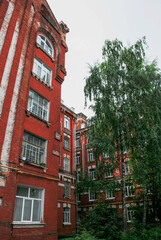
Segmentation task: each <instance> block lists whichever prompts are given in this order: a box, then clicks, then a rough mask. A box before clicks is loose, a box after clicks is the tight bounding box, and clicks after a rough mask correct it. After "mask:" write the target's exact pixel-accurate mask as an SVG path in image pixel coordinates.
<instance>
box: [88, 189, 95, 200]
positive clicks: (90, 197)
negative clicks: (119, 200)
mask: <svg viewBox="0 0 161 240" xmlns="http://www.w3.org/2000/svg"><path fill="white" fill-rule="evenodd" d="M95 200H96V194H95V193H93V192H92V191H91V190H89V201H95Z"/></svg>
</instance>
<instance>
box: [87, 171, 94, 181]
mask: <svg viewBox="0 0 161 240" xmlns="http://www.w3.org/2000/svg"><path fill="white" fill-rule="evenodd" d="M88 175H89V178H90V179H92V180H95V179H96V170H95V169H89V172H88Z"/></svg>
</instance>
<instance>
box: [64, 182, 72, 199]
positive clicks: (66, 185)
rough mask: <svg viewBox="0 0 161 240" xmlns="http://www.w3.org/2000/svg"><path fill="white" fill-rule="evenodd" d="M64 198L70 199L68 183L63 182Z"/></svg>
mask: <svg viewBox="0 0 161 240" xmlns="http://www.w3.org/2000/svg"><path fill="white" fill-rule="evenodd" d="M64 197H66V198H70V197H71V195H70V182H67V181H66V182H64Z"/></svg>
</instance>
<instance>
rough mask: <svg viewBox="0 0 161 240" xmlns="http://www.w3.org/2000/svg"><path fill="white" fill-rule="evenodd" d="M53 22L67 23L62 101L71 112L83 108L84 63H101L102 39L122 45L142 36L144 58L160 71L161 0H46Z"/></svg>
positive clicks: (82, 110) (86, 113)
mask: <svg viewBox="0 0 161 240" xmlns="http://www.w3.org/2000/svg"><path fill="white" fill-rule="evenodd" d="M47 1H48V3H49V5H50V7H51V9H52V11H53V13H54V15H55V17H56V19H57V21H58V22H60V21H61V20H63V21H64V23H66V24H67V26H68V27H69V29H70V32H69V33H68V34H67V45H68V49H69V51H68V53H67V54H66V69H67V76H66V77H65V81H64V83H63V84H62V99H63V100H64V104H65V105H67V106H68V107H74V108H75V112H76V113H79V112H83V113H84V114H85V115H87V116H90V114H91V113H90V112H89V110H88V109H87V108H86V109H84V92H83V89H84V85H85V78H86V77H87V76H88V75H89V73H88V71H89V67H88V64H90V65H93V64H94V63H95V62H97V61H101V58H102V47H103V45H104V41H105V40H106V39H109V40H114V39H115V38H118V39H119V40H121V41H123V43H124V44H128V43H131V44H132V43H134V42H136V41H137V40H138V39H140V38H142V37H143V36H146V38H147V43H148V46H149V49H148V52H147V54H148V59H149V60H153V59H155V58H157V60H158V66H159V67H160V68H161V0H47Z"/></svg>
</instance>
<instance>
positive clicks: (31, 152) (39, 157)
mask: <svg viewBox="0 0 161 240" xmlns="http://www.w3.org/2000/svg"><path fill="white" fill-rule="evenodd" d="M33 142H34V143H33ZM46 149H47V141H46V140H44V139H42V138H40V137H38V136H35V135H33V134H32V133H29V132H24V134H23V142H22V150H21V159H23V160H25V161H28V162H31V163H35V164H37V165H40V164H41V163H44V164H46Z"/></svg>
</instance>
